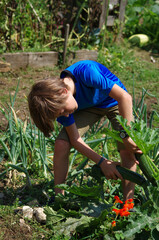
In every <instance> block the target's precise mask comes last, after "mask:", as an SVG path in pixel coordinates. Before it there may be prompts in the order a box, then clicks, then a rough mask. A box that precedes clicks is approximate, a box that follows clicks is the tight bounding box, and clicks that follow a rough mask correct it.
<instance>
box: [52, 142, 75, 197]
mask: <svg viewBox="0 0 159 240" xmlns="http://www.w3.org/2000/svg"><path fill="white" fill-rule="evenodd" d="M70 148H71V144H70V143H69V142H67V141H65V140H61V139H60V140H56V142H55V150H54V185H55V186H56V185H57V184H61V183H64V182H65V180H66V177H67V173H68V166H69V154H70ZM58 193H62V194H64V190H62V189H59V188H55V194H58Z"/></svg>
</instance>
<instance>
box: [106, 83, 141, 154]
mask: <svg viewBox="0 0 159 240" xmlns="http://www.w3.org/2000/svg"><path fill="white" fill-rule="evenodd" d="M109 96H110V97H112V98H114V99H115V100H116V101H117V102H118V107H119V114H120V115H121V116H122V117H123V118H126V119H127V120H128V124H130V122H131V121H133V111H132V109H133V104H132V97H131V95H130V94H129V93H127V92H126V91H125V90H123V89H122V88H121V87H119V86H118V85H116V84H115V85H114V86H113V88H112V90H111V91H110V93H109ZM123 142H124V144H125V146H126V147H127V149H129V150H130V151H132V152H135V153H142V151H141V150H140V149H139V148H138V147H137V145H136V144H135V143H134V141H133V140H132V139H131V138H130V137H127V138H124V139H123Z"/></svg>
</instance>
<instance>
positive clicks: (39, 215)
mask: <svg viewBox="0 0 159 240" xmlns="http://www.w3.org/2000/svg"><path fill="white" fill-rule="evenodd" d="M34 216H35V218H36V220H37V221H38V222H39V223H46V214H45V213H44V209H43V208H40V207H37V208H34Z"/></svg>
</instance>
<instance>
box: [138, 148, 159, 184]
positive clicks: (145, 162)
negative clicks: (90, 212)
mask: <svg viewBox="0 0 159 240" xmlns="http://www.w3.org/2000/svg"><path fill="white" fill-rule="evenodd" d="M135 157H136V159H137V160H138V161H139V167H140V169H141V170H142V172H143V174H144V175H145V177H146V178H147V179H148V180H149V181H150V182H151V183H152V184H153V185H155V186H157V183H156V179H155V178H154V171H153V166H150V164H151V163H150V161H151V160H150V159H148V156H146V155H145V154H139V153H136V154H135ZM153 164H154V163H152V165H153Z"/></svg>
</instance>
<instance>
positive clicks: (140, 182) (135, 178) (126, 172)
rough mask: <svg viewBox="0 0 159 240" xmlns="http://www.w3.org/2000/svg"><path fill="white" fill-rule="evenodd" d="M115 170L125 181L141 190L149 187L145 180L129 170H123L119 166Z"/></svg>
mask: <svg viewBox="0 0 159 240" xmlns="http://www.w3.org/2000/svg"><path fill="white" fill-rule="evenodd" d="M116 168H117V170H118V172H119V173H120V174H121V176H122V177H123V178H124V179H125V180H129V181H131V182H134V183H136V184H138V185H140V186H142V187H143V188H146V187H147V186H148V185H149V183H148V181H146V179H145V178H144V177H143V176H142V175H140V174H139V173H136V172H134V171H131V170H129V169H127V168H124V167H122V166H120V165H117V166H116Z"/></svg>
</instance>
